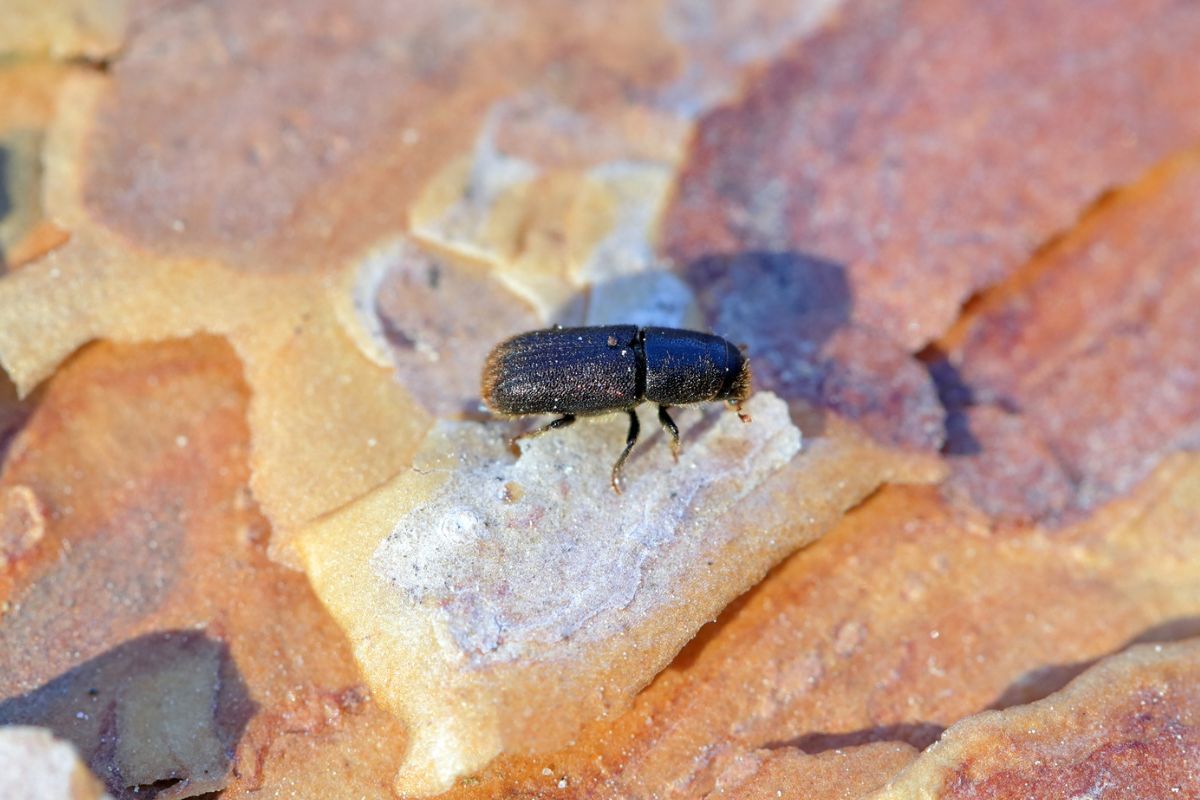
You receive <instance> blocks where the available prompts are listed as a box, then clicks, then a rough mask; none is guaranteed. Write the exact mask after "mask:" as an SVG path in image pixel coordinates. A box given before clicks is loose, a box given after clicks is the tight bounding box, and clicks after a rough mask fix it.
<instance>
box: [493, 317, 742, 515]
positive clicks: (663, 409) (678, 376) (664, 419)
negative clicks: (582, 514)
mask: <svg viewBox="0 0 1200 800" xmlns="http://www.w3.org/2000/svg"><path fill="white" fill-rule="evenodd" d="M749 394H750V362H749V361H748V360H747V359H746V356H745V354H743V353H742V351H741V350H740V349H738V348H737V347H736V346H735V345H733V344H732V343H730V342H728V341H726V340H725V339H722V338H721V337H720V336H714V335H712V334H709V333H698V332H696V331H687V330H679V329H676V328H638V327H637V326H636V325H602V326H598V327H590V328H549V329H546V330H540V331H530V332H529V333H522V334H520V335H519V336H514V337H512V338H511V339H508V340H506V341H503V342H501V343H500V344H498V345H496V347H495V349H493V350H492V352H491V355H489V356H488V359H487V363H486V364H485V365H484V368H483V400H484V402H485V403H487V405H488V406H489V407H490V408H491V409H492V410H493V411H495V412H497V413H499V414H503V415H505V416H522V415H526V414H561V415H562V416H560V417H559V418H558V419H556V420H554V421H553V422H550V423H549V424H547V425H545V426H543V427H541V428H537V429H535V430H532V431H528V432H526V433H523V434H521V435H520V436H517V437H515V438H514V439H513V440H512V445H513V447H514V448H515V447H516V443H517V441H518V440H520V439H527V438H531V437H533V436H540V435H541V434H543V433H546V432H547V431H552V430H555V429H557V428H565V427H566V426H568V425H570V424H571V423H573V422H574V421H575V418H576V417H577V416H581V415H595V414H610V413H614V412H617V411H624V412H626V413H627V414H629V435H628V436H627V437H626V439H625V449H624V450H623V451H622V452H621V455H620V457H619V458H618V459H617V462H616V463H615V464H613V468H612V486H613V489H614V490H616V492H617V493H618V494H620V492H621V467H622V466H623V465H624V464H625V459H626V458H627V457H628V456H629V451H630V450H632V449H633V445H634V443H636V442H637V438H638V428H639V426H638V418H637V414H636V413H635V412H634V408H636V407H637V406H638V405H639V404H640V403H642V402H643V401H649V402H651V403H657V404H658V421H659V422H660V423H661V424H662V426H663V430H665V431H666V432H667V434H668V435H669V436H670V437H671V452H672V454H674V456H675V459H676V460H678V459H679V428H677V427H676V426H675V422H674V420H672V419H671V416H670V415H669V414H668V413H667V409H668V408H669V407H670V406H682V405H689V404H692V403H707V402H712V401H722V400H723V401H725V402H726V403H728V404H729V405H730V406H732V407H733V408H734V409H736V410H737V412H738V416H739V417H740V418H741V419H742V421H743V422H749V421H750V417H749V416H748V415H746V414H745V413H743V412H742V403H743V402H744V401H745V400H746V398H747V397H748V396H749Z"/></svg>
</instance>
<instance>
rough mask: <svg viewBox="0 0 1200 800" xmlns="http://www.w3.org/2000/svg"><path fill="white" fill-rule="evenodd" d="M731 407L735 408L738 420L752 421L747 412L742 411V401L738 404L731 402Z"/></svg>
mask: <svg viewBox="0 0 1200 800" xmlns="http://www.w3.org/2000/svg"><path fill="white" fill-rule="evenodd" d="M730 405H731V406H733V410H734V411H736V412H737V415H738V419H740V420H741V421H742V422H749V421H750V415H749V414H747V413H746V412H745V411H742V401H741V400H738V401H737V402H731V403H730Z"/></svg>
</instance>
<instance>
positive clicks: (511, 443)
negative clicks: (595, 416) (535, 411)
mask: <svg viewBox="0 0 1200 800" xmlns="http://www.w3.org/2000/svg"><path fill="white" fill-rule="evenodd" d="M574 421H575V415H574V414H563V415H562V416H561V417H559V418H558V419H556V420H554V421H553V422H548V423H546V424H545V425H543V426H542V427H540V428H534V429H533V430H531V431H525V432H524V433H522V434H518V435H516V436H514V437H512V438H511V439H509V440H508V448H509V449H510V450H512V451H513V453H515V454H516V455H521V448H519V447H518V446H517V442H519V441H520V440H522V439H533V438H535V437H537V436H541V435H542V434H543V433H547V432H549V431H554V430H558V429H559V428H565V427H567V426H568V425H570V424H571V423H572V422H574Z"/></svg>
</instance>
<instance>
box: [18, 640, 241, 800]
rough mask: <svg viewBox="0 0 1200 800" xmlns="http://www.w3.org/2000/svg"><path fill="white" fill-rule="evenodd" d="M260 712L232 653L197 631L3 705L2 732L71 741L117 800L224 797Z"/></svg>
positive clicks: (132, 644)
mask: <svg viewBox="0 0 1200 800" xmlns="http://www.w3.org/2000/svg"><path fill="white" fill-rule="evenodd" d="M255 710H256V704H255V703H254V701H253V700H251V699H250V696H249V693H248V691H247V688H246V685H245V683H244V681H243V680H242V677H241V675H240V673H239V672H238V669H237V666H236V665H235V664H234V662H233V659H232V658H231V657H230V653H229V648H228V646H227V645H226V644H225V643H224V642H221V641H219V640H217V639H213V638H211V637H209V636H207V635H205V633H204V632H202V631H197V630H173V631H162V632H158V633H151V634H147V635H144V636H139V637H137V638H136V639H131V640H130V641H127V642H123V643H121V644H119V645H117V646H116V647H114V648H112V649H110V650H108V651H106V652H104V653H102V654H100V655H98V656H96V657H95V658H92V659H91V660H89V661H86V662H84V663H82V664H80V665H79V666H77V667H74V668H72V669H70V670H68V671H67V672H64V673H63V674H61V675H59V676H58V677H57V678H54V679H53V680H51V681H50V682H48V683H46V684H44V685H42V686H40V687H38V688H36V689H33V690H31V691H29V692H27V693H26V694H23V695H18V696H16V697H12V698H9V699H7V700H4V701H3V702H0V725H36V726H40V727H43V728H47V729H49V730H50V731H51V732H52V733H54V735H56V736H58V737H59V738H62V739H65V740H67V741H69V742H70V743H71V744H73V745H74V746H75V748H76V749H77V750H78V751H79V754H80V757H81V759H82V760H83V761H84V762H85V763H86V764H87V765H88V767H89V768H90V769H91V770H92V772H94V773H95V774H96V776H97V777H99V778H100V779H101V780H102V781H103V782H104V784H105V785H106V787H107V789H108V791H109V793H110V794H112V796H113V797H115V798H118V799H120V798H133V797H153V796H154V795H156V794H158V793H161V792H163V791H165V790H170V789H174V790H176V791H177V790H178V789H181V788H183V787H182V786H181V785H180V784H184V785H190V786H191V787H192V789H193V791H195V792H202V791H215V790H217V789H220V788H222V786H223V785H224V781H225V776H226V775H227V774H228V771H229V769H230V768H231V766H232V763H233V755H234V752H235V750H236V748H237V744H238V741H239V740H240V739H241V736H242V734H243V732H244V731H245V728H246V725H247V724H248V722H249V720H250V718H251V717H252V716H253V715H254V713H255Z"/></svg>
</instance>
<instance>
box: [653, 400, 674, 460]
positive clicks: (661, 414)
mask: <svg viewBox="0 0 1200 800" xmlns="http://www.w3.org/2000/svg"><path fill="white" fill-rule="evenodd" d="M658 421H659V422H660V423H662V426H663V430H664V431H666V432H667V435H668V436H670V437H671V455H673V456H675V462H676V463H679V426H677V425H676V424H675V420H673V419H671V415H670V414H668V413H667V407H666V406H659V407H658Z"/></svg>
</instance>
